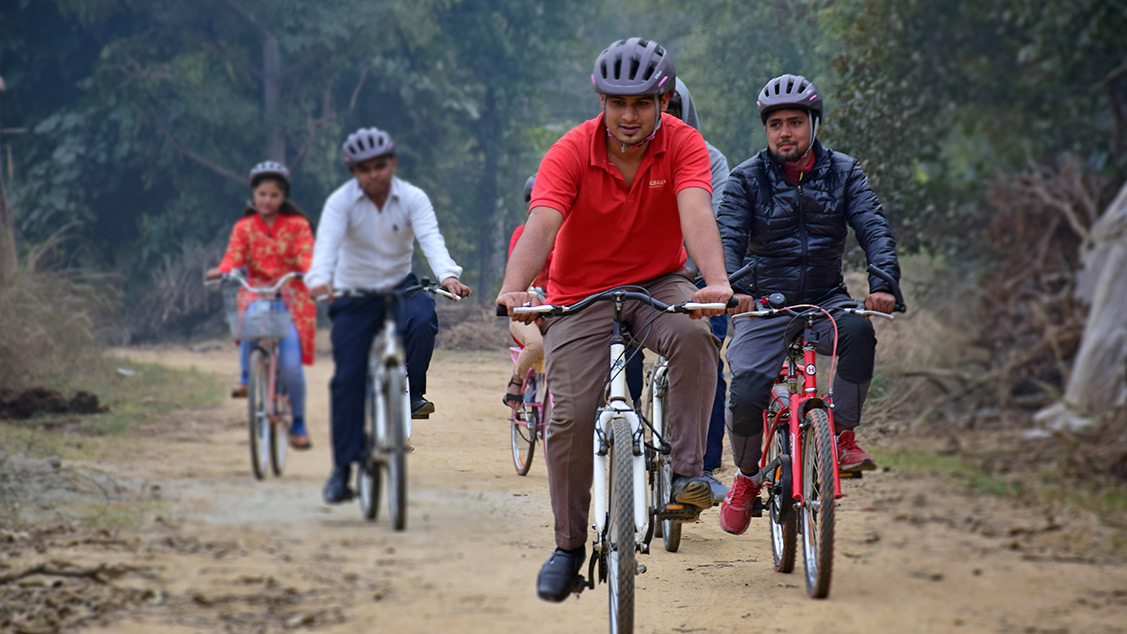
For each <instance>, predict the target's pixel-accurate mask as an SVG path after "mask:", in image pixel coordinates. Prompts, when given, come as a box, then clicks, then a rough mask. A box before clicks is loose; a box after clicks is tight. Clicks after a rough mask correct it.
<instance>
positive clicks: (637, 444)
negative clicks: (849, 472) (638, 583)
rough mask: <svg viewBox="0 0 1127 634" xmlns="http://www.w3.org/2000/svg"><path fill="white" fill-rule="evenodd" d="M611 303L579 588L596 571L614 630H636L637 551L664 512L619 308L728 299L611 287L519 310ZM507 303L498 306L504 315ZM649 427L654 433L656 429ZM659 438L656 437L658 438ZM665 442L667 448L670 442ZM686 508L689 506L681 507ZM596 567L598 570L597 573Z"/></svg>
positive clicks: (554, 312) (691, 305) (676, 309)
mask: <svg viewBox="0 0 1127 634" xmlns="http://www.w3.org/2000/svg"><path fill="white" fill-rule="evenodd" d="M600 301H610V302H614V330H613V335H612V338H611V343H610V385H609V392H608V394H607V398H606V404H605V405H604V406H603V407H602V408H600V409H599V411H598V413H597V417H598V419H597V422H596V424H595V446H594V447H595V464H594V476H595V477H594V485H593V491H592V493H593V501H594V509H593V511H592V513H593V515H594V518H595V526H594V528H595V543H594V547H593V548H592V552H591V559H590V561H589V563H588V567H587V570H588V572H587V578H586V580H585V579H584V578H583V576H580V581H579V585H578V587H577V588H576V591H579V592H581V591H582V590H583V589H584V588H591V589H594V587H595V575H596V574H597V575H598V580H599V581H602V582H607V585H608V588H609V591H610V631H611V632H612V633H620V632H622V633H626V632H632V631H634V577H635V576H636V575H639V574H642V573H644V572H645V571H646V567H645V566H644V565H640V564H638V561H637V554H638V553H639V552H641V553H648V552H649V540H650V538H651V537H652V535H653V532H652V531H651V530H650V526H651V521H652V520H654V519H655V518H656V517H659V516H660V515H659V510H658V509H657V503H648V500H647V498H646V473H647V470H651V469H653V468H654V467H655V465H656V461H652V460H647V458H646V457H647V454H648V452H650V451H651V450H652V449H653V448H652V447H649V446H647V444H646V442H645V435H646V434H645V431H644V428H643V423H642V419H641V417H640V416H638V413H637V412H635V411H634V409H633V408H632V407H631V406H630V391H629V388H628V387H627V385H626V372H625V369H626V339H625V337H624V335H623V333H624V331H625V324H624V323H623V321H622V307H623V304H624V303H625V302H626V301H636V302H641V303H643V304H646V305H648V306H651V307H653V308H654V309H655V310H657V311H660V312H665V313H688V312H691V311H694V310H701V309H717V310H723V309H724V308H725V305H724V304H720V303H717V304H701V303H696V302H684V303H681V304H673V305H669V304H665V303H663V302H661V301H659V300H656V299H654V298H652V297H650V296H649V295H647V294H645V293H640V292H636V291H631V290H626V289H624V288H612V289H610V290H606V291H603V292H601V293H596V294H594V295H591V296H589V297H586V298H584V299H582V300H580V301H579V302H576V303H575V304H572V305H570V306H554V305H550V304H545V305H542V306H528V307H518V308H514V309H513V310H514V312H516V313H518V314H519V313H525V314H527V313H541V314H544V315H547V316H558V315H572V314H575V313H578V312H580V311H582V310H584V309H586V308H588V307H590V306H592V305H593V304H595V303H596V302H600ZM501 310H503V307H502V308H500V309H499V311H498V312H501ZM651 431H652V430H651ZM661 441H662V439H661V438H660V436H659V435H658V436H657V437H656V438H655V443H656V442H661ZM662 444H664V445H665V449H666V452H668V444H667V443H664V442H662ZM683 512H685V511H683ZM596 567H597V573H596Z"/></svg>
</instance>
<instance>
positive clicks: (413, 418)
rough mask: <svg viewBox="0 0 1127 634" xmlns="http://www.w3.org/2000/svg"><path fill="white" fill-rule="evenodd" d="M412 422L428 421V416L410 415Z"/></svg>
mask: <svg viewBox="0 0 1127 634" xmlns="http://www.w3.org/2000/svg"><path fill="white" fill-rule="evenodd" d="M411 419H412V420H429V419H430V414H411Z"/></svg>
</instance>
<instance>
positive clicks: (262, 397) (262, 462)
mask: <svg viewBox="0 0 1127 634" xmlns="http://www.w3.org/2000/svg"><path fill="white" fill-rule="evenodd" d="M268 360H269V358H268V357H267V356H266V351H265V350H263V349H261V348H255V349H254V350H253V351H252V352H251V353H250V362H249V363H248V365H247V374H248V376H247V426H248V429H249V431H250V467H251V470H252V471H253V472H254V477H255V478H257V479H259V480H261V479H262V478H263V477H264V476H265V475H266V470H267V469H268V468H269V467H268V463H269V461H270V415H269V407H270V395H269V385H268V384H267V381H268V379H269V376H268V374H267V371H268V370H269V362H268Z"/></svg>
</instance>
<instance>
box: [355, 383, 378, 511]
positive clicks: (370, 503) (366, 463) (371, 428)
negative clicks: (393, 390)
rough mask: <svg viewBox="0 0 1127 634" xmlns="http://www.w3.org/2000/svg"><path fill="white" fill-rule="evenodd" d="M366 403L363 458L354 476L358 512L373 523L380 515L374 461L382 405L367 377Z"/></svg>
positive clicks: (375, 464)
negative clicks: (357, 497)
mask: <svg viewBox="0 0 1127 634" xmlns="http://www.w3.org/2000/svg"><path fill="white" fill-rule="evenodd" d="M367 386H368V387H367V389H366V390H365V391H366V392H367V399H366V400H367V402H366V403H365V406H366V407H365V408H364V412H365V414H366V416H365V417H364V431H365V433H364V457H363V459H362V460H361V461H360V469H359V471H358V472H357V474H356V479H357V483H356V488H357V489H359V492H360V495H359V497H360V511H361V512H362V513H363V514H364V517H365V518H366V519H368V520H372V521H375V519H376V518H377V517H379V514H380V486H381V485H382V484H383V482H382V481H381V480H382V478H381V475H382V474H381V473H380V468H381V467H380V464H379V462H377V461H376V460H375V455H376V448H377V447H379V446H380V442H381V439H380V438H379V437H378V436H377V434H376V416H377V415H378V412H379V408H381V407H382V406H383V405H382V403H380V402H379V397H378V396H377V392H376V391H375V387H374V386H373V385H372V380H371V378H370V377H369V379H368V381H367Z"/></svg>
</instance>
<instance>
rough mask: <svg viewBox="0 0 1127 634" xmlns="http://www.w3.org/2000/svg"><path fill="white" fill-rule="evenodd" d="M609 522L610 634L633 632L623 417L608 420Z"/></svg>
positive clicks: (627, 440) (629, 454) (630, 491)
mask: <svg viewBox="0 0 1127 634" xmlns="http://www.w3.org/2000/svg"><path fill="white" fill-rule="evenodd" d="M610 442H611V454H610V457H611V460H610V463H611V464H610V471H611V473H610V493H611V494H610V523H609V525H608V527H607V529H608V535H607V541H606V546H607V552H606V557H607V568H608V570H607V577H608V581H609V583H608V584H607V585H608V586H609V587H610V631H611V634H617V633H620V632H633V631H634V575H635V573H636V571H637V567H638V566H637V559H636V554H637V553H636V551H635V545H634V531H635V528H634V468H633V464H632V461H633V459H634V451H633V446H632V445H633V435H632V434H631V433H630V423H629V422H627V420H626V419H625V418H622V417H616V418H614V419H612V420H611V438H610Z"/></svg>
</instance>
